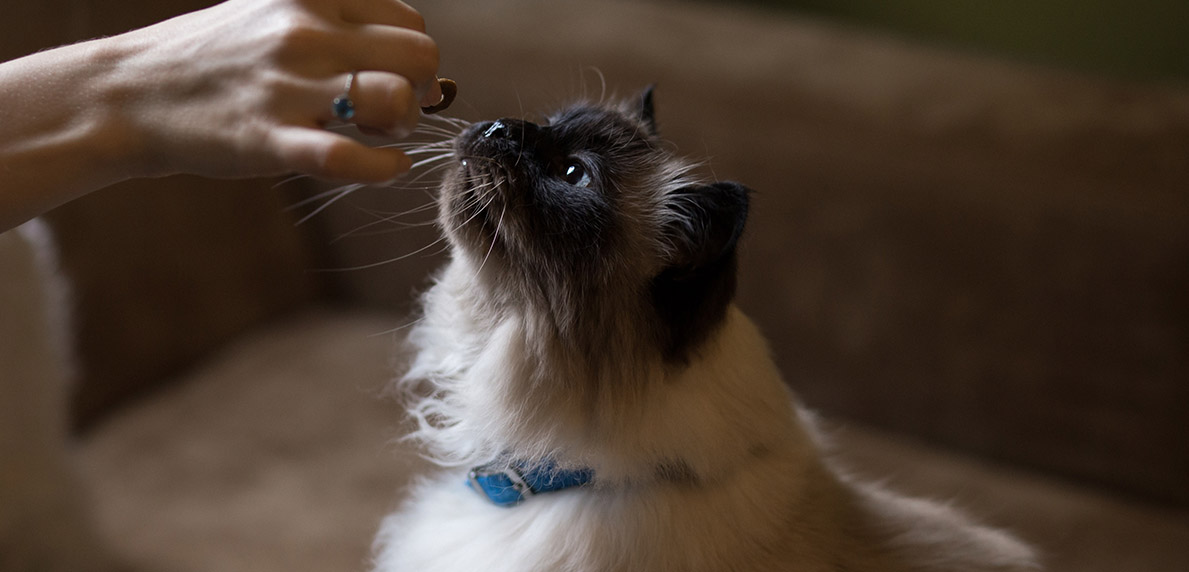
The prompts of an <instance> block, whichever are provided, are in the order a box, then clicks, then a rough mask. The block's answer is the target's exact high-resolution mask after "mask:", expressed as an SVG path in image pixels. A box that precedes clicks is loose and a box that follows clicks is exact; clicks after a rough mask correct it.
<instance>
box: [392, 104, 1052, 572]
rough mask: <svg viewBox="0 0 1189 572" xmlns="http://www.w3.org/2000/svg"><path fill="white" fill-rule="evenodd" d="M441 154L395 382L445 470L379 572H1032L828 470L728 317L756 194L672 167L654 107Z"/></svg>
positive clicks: (579, 118) (1005, 551) (581, 118)
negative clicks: (438, 246) (439, 258)
mask: <svg viewBox="0 0 1189 572" xmlns="http://www.w3.org/2000/svg"><path fill="white" fill-rule="evenodd" d="M452 157H453V160H454V167H452V169H451V170H450V171H449V173H448V175H447V176H446V177H445V180H444V182H443V185H442V188H441V195H440V198H439V205H440V214H439V222H440V225H441V226H442V228H443V229H444V231H445V233H446V235H447V237H448V239H449V242H450V245H451V257H450V262H449V263H448V265H447V266H446V267H445V268H444V269H443V270H441V272H440V274H439V275H438V276H437V279H436V283H435V285H434V286H433V287H432V288H431V289H430V290H429V291H428V292H427V293H426V294H425V295H424V299H423V312H424V315H423V317H422V319H421V320H420V321H419V323H418V325H416V326H415V328H414V329H413V330H412V331H411V333H410V341H411V344H412V346H413V348H414V349H415V350H416V355H415V357H414V358H413V361H412V363H411V366H410V369H409V370H408V372H407V374H406V375H405V376H404V377H403V380H402V384H403V385H404V386H405V388H406V389H408V390H409V393H410V394H412V395H416V396H417V397H416V398H415V399H414V400H413V402H412V403H411V407H410V408H411V411H412V414H413V416H414V418H415V419H416V420H418V421H419V428H418V430H417V431H416V432H415V437H417V438H419V439H420V440H422V441H423V442H424V445H425V446H426V447H427V449H428V454H429V455H430V456H431V457H432V458H433V459H435V460H437V461H439V462H440V463H442V464H443V465H446V466H447V467H454V468H453V469H449V468H448V469H447V470H445V471H444V472H443V473H442V474H441V475H439V476H436V477H432V478H427V479H426V480H424V481H422V482H420V483H419V484H418V485H417V486H415V487H414V488H413V490H412V491H411V493H410V496H409V499H408V500H407V501H406V503H405V505H404V506H403V507H402V508H401V509H400V510H399V511H398V512H397V513H395V514H393V515H391V516H390V517H388V518H387V519H386V520H385V522H384V524H383V526H382V528H381V531H380V533H379V536H378V538H377V540H376V556H375V569H376V570H377V571H379V572H399V571H410V572H411V571H416V572H437V571H441V572H461V571H469V570H482V571H484V572H535V571H571V572H585V571H592V572H593V571H600V572H603V571H624V572H628V571H632V572H638V571H686V572H688V571H727V570H737V571H746V572H759V571H797V572H816V571H839V572H840V571H849V572H872V571H881V572H907V571H991V570H1026V569H1034V568H1035V564H1034V559H1033V556H1032V553H1031V551H1030V550H1029V549H1028V548H1027V547H1026V546H1024V545H1023V544H1021V543H1020V542H1018V541H1016V540H1015V539H1013V538H1011V537H1010V536H1008V535H1007V534H1005V533H1002V532H999V531H997V530H993V529H991V528H987V527H984V526H981V525H978V524H975V523H973V522H971V521H970V520H968V519H967V518H966V517H964V516H962V515H960V514H959V513H957V512H955V511H953V510H951V509H949V508H946V507H944V506H941V505H938V504H935V503H932V502H929V501H925V500H916V499H909V498H904V497H901V496H897V495H895V494H893V493H891V492H888V491H886V490H884V489H882V488H880V487H878V486H873V485H869V484H864V483H859V482H855V481H854V480H852V479H851V478H849V477H848V476H847V475H845V474H843V473H842V472H840V471H838V470H837V469H836V468H835V467H833V466H832V465H831V464H830V463H829V462H828V461H826V460H825V459H824V457H823V453H822V449H821V446H820V445H819V440H818V439H817V437H816V434H815V432H814V428H813V427H812V425H811V424H810V423H809V421H808V419H807V416H806V415H805V414H804V413H803V412H802V411H801V410H800V409H799V407H798V405H797V404H796V401H795V399H794V397H793V396H792V394H791V393H790V391H789V390H788V388H787V386H786V385H785V383H784V382H783V381H782V380H781V377H780V374H779V373H778V372H777V370H776V367H775V366H774V364H773V362H772V360H771V358H770V357H769V350H768V347H767V345H766V343H765V341H764V340H763V338H762V337H761V336H760V334H759V332H758V331H757V329H756V328H755V326H754V325H752V323H751V322H750V321H749V320H748V318H747V317H746V316H744V315H743V313H742V312H740V311H739V309H738V308H736V307H735V306H734V305H733V304H732V297H733V294H734V289H735V266H736V243H737V242H738V240H739V238H740V235H741V233H742V231H743V226H744V222H745V220H746V218H747V209H748V195H749V192H748V190H747V189H745V188H744V187H743V186H741V185H739V184H737V183H730V182H710V181H706V180H703V179H701V178H699V177H698V176H697V175H695V174H694V169H693V168H692V166H691V164H690V163H688V162H686V161H684V160H682V159H680V158H678V157H676V156H674V155H673V153H672V151H671V150H670V148H669V147H668V146H667V145H666V144H664V143H662V141H661V140H660V139H659V138H658V136H657V133H656V128H655V123H654V120H653V106H652V96H651V91H648V92H646V93H645V94H644V95H643V97H642V98H640V99H639V100H633V101H627V102H621V103H617V104H597V105H585V104H584V105H577V106H574V107H571V108H569V109H566V110H564V111H562V112H560V113H557V114H555V115H553V116H551V117H549V118H548V120H546V121H544V122H542V123H541V124H534V123H530V122H527V121H522V120H516V119H501V120H499V121H494V122H485V123H478V124H474V125H471V126H469V127H468V128H466V129H465V130H464V131H463V132H462V133H461V134H460V135H458V136H457V137H456V138H455V139H454V141H453V143H452ZM471 467H473V469H472V470H471V471H470V472H469V474H468V471H467V470H466V468H471Z"/></svg>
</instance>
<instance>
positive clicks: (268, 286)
mask: <svg viewBox="0 0 1189 572" xmlns="http://www.w3.org/2000/svg"><path fill="white" fill-rule="evenodd" d="M272 185H273V182H271V181H208V180H202V179H197V178H191V177H174V178H170V179H164V180H146V181H132V182H128V183H124V184H122V185H118V186H116V187H113V188H110V189H105V190H103V191H100V192H97V193H95V194H93V195H90V196H87V197H84V198H83V199H80V200H78V201H76V202H74V203H71V204H68V205H65V206H63V207H61V208H58V209H56V210H55V211H53V212H51V213H50V214H49V215H47V218H48V220H49V221H50V222H51V223H52V224H53V226H54V228H55V231H56V234H57V239H58V244H59V247H60V249H61V258H62V267H63V272H64V273H65V274H66V276H67V278H68V279H69V280H70V282H71V286H72V290H73V294H74V296H73V298H74V300H73V302H74V306H75V310H74V314H75V316H74V318H75V326H76V329H77V340H76V342H77V343H76V351H77V354H78V359H79V362H80V365H81V367H80V372H81V379H80V380H79V383H77V384H76V388H75V393H74V400H73V402H74V410H75V412H74V417H75V419H76V422H77V423H78V424H80V425H85V424H87V423H90V422H93V421H95V420H97V419H99V418H100V417H101V416H102V415H104V414H105V413H107V412H108V411H109V410H110V409H111V408H112V407H114V406H116V405H118V404H120V403H121V402H123V401H125V400H127V399H128V398H130V397H133V396H136V395H139V394H141V393H143V392H144V391H145V390H146V389H147V388H149V387H151V386H153V385H155V384H157V383H159V382H160V380H161V379H163V378H165V377H167V376H169V375H172V374H174V373H176V372H177V371H179V370H180V369H182V368H184V367H187V366H189V365H191V364H192V363H194V362H195V361H196V360H198V359H199V358H201V357H203V356H204V355H206V354H207V353H209V352H210V351H211V350H212V349H214V348H216V347H218V346H220V345H221V344H223V343H225V342H226V341H227V340H228V339H231V338H233V337H234V336H235V335H236V334H239V333H240V332H243V331H245V330H247V329H249V328H251V327H252V326H254V325H256V324H258V323H260V322H262V321H265V320H268V319H270V318H272V317H274V316H277V315H280V314H283V313H285V312H287V311H291V310H293V309H294V308H296V307H298V306H301V305H304V304H305V303H306V302H308V301H309V300H310V299H312V298H313V295H314V293H315V284H314V282H313V280H312V276H311V275H310V274H309V273H308V270H309V269H310V267H311V263H310V261H309V260H310V259H309V257H308V256H307V253H306V245H305V244H303V242H302V240H303V238H302V236H301V235H300V234H299V233H298V232H296V231H295V229H294V226H293V225H294V221H293V219H292V218H291V217H289V216H288V213H286V212H285V210H284V209H285V204H286V201H285V200H284V199H282V198H281V196H280V195H279V194H278V193H277V192H276V191H274V190H273V189H272Z"/></svg>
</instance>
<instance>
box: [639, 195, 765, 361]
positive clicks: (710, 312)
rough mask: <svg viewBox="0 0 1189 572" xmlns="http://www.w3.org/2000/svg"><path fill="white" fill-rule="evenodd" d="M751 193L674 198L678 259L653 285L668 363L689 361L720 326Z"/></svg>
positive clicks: (731, 290) (732, 288) (728, 301)
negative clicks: (693, 353) (692, 354)
mask: <svg viewBox="0 0 1189 572" xmlns="http://www.w3.org/2000/svg"><path fill="white" fill-rule="evenodd" d="M750 192H751V191H749V190H748V189H747V187H744V186H743V185H740V184H739V183H732V182H720V183H714V184H710V185H698V186H694V187H689V188H684V189H680V190H678V191H675V192H674V193H673V194H672V195H671V196H670V199H671V200H672V202H671V203H670V204H672V205H674V207H675V210H677V211H678V212H676V213H675V214H676V215H677V216H676V217H675V219H674V223H673V224H672V225H671V227H670V228H669V231H670V232H672V233H673V234H672V235H671V239H672V240H673V244H674V246H675V247H676V256H675V257H674V259H673V260H672V261H670V265H669V266H668V267H667V268H666V269H665V270H663V271H662V272H661V273H660V274H658V275H657V276H656V277H655V278H654V279H653V280H652V285H651V294H652V303H653V307H654V308H655V309H656V312H657V316H658V317H659V318H660V324H661V327H660V329H659V330H658V334H659V336H660V349H661V352H662V355H663V356H664V357H665V359H666V360H669V361H676V362H683V361H687V360H688V359H689V355H690V354H691V352H694V351H696V350H697V348H698V347H699V346H700V344H701V343H702V342H703V341H705V340H707V339H709V337H710V335H711V334H712V333H713V332H714V331H715V329H716V328H717V327H718V326H719V325H720V324H722V321H723V319H724V317H725V316H726V311H727V308H728V307H729V306H730V304H731V300H732V299H733V298H734V297H735V265H736V258H737V257H736V246H737V244H738V242H739V237H740V236H741V235H742V234H743V226H744V224H745V223H746V222H747V210H748V197H749V194H750Z"/></svg>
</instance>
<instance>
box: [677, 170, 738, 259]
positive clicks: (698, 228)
mask: <svg viewBox="0 0 1189 572" xmlns="http://www.w3.org/2000/svg"><path fill="white" fill-rule="evenodd" d="M750 194H751V190H750V189H748V188H747V187H745V186H743V185H741V184H739V183H736V182H733V181H720V182H717V183H712V184H709V185H697V186H693V187H687V188H684V189H680V190H678V191H675V192H674V193H673V194H672V195H671V199H672V202H671V203H670V204H673V205H676V206H677V207H678V208H679V209H680V210H681V211H683V212H682V213H681V216H680V217H679V218H682V219H684V220H683V223H682V224H681V225H679V226H680V230H679V231H678V232H679V234H680V235H681V236H679V237H678V239H677V244H679V245H681V246H680V247H679V249H680V250H681V252H680V254H679V256H678V259H677V261H676V262H677V266H681V267H685V268H687V269H688V270H695V269H698V268H701V267H705V266H707V265H710V264H714V263H715V262H717V261H719V260H721V259H722V258H724V257H726V256H728V255H730V254H733V253H734V250H735V245H736V244H737V243H738V242H739V237H740V236H741V235H742V234H743V227H744V225H745V224H746V223H747V210H748V206H749V197H750Z"/></svg>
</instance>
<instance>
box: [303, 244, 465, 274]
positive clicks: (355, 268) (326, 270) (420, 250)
mask: <svg viewBox="0 0 1189 572" xmlns="http://www.w3.org/2000/svg"><path fill="white" fill-rule="evenodd" d="M445 240H446V237H444V236H443V237H439V238H438V239H437V240H435V241H433V242H431V243H429V244H427V245H425V246H422V247H421V248H418V249H417V250H414V251H412V252H409V253H406V254H402V255H400V256H397V257H394V258H389V259H386V260H381V261H379V262H371V263H368V264H360V265H358V266H349V267H344V268H322V269H318V270H311V272H320V273H340V272H358V271H360V270H369V269H371V268H378V267H380V266H385V265H388V264H392V263H394V262H399V261H401V260H404V259H406V258H411V257H413V256H416V255H418V254H421V253H423V252H425V251H426V250H429V249H430V248H433V247H434V246H435V245H438V244H440V243H442V242H444V241H445Z"/></svg>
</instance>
